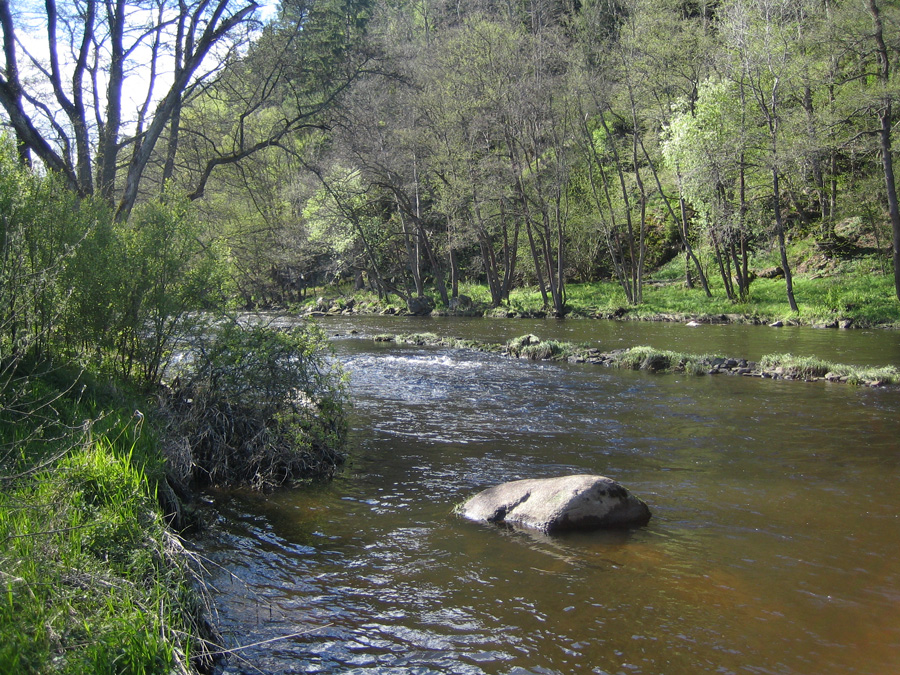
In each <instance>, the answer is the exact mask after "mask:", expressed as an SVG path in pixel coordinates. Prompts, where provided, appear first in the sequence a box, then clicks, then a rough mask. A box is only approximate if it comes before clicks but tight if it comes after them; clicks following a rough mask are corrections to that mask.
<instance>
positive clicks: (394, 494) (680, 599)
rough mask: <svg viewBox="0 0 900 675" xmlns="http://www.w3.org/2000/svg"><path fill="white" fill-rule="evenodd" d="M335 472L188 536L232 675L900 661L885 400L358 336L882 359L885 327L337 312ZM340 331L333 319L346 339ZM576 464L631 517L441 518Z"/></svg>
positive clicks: (898, 405) (242, 506)
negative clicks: (193, 539)
mask: <svg viewBox="0 0 900 675" xmlns="http://www.w3.org/2000/svg"><path fill="white" fill-rule="evenodd" d="M323 325H325V327H326V328H327V329H328V331H329V332H330V333H332V334H334V335H335V336H336V337H335V340H334V344H335V348H336V351H337V353H338V356H339V358H340V359H341V360H342V361H343V362H344V363H345V364H346V368H347V369H348V370H349V371H350V373H351V376H352V384H351V390H352V398H353V402H354V404H353V405H354V408H353V423H352V426H353V431H352V434H351V439H350V445H349V448H348V450H349V456H350V461H349V464H348V466H347V467H346V468H345V470H344V471H343V472H342V473H341V474H340V475H339V476H338V477H337V478H336V479H335V480H334V481H333V482H331V483H329V484H327V485H320V486H317V487H314V488H312V489H306V488H305V489H299V490H284V491H279V492H276V493H273V494H269V495H258V494H248V493H240V492H237V493H236V492H231V493H221V494H215V495H213V496H212V497H213V499H214V501H215V506H216V509H217V511H218V513H219V519H218V522H217V523H216V525H215V526H214V528H213V532H212V535H213V536H210V537H208V538H207V539H206V540H204V541H203V542H202V545H201V553H202V554H203V555H204V556H206V558H207V560H208V561H209V563H208V567H209V572H210V580H211V582H212V584H213V586H214V588H215V596H216V598H215V599H216V603H217V607H218V612H219V622H220V625H221V626H222V628H223V629H224V631H225V633H226V635H227V636H228V639H229V642H230V644H231V645H234V646H246V645H251V644H254V643H263V644H259V645H258V646H255V647H252V646H251V647H247V648H245V649H241V650H240V651H238V652H237V653H236V655H235V656H234V657H232V658H231V660H230V661H229V664H228V666H227V672H229V673H238V672H248V673H257V672H263V673H372V674H393V673H471V674H480V673H503V674H510V675H525V674H528V673H535V674H538V673H540V674H548V673H597V674H602V673H610V674H611V673H623V674H634V673H641V674H651V673H653V674H659V675H678V674H681V673H685V674H687V673H691V674H694V673H778V674H782V673H783V674H788V673H790V674H808V675H827V674H831V673H833V674H838V673H841V674H843V673H867V674H871V675H876V674H878V675H883V674H885V673H897V672H900V489H898V487H900V484H898V477H900V392H898V391H897V390H893V389H891V390H888V389H883V390H879V389H867V388H855V387H851V386H847V385H840V384H827V383H815V384H808V383H801V382H785V381H771V380H758V379H751V378H740V377H728V376H715V377H684V376H678V375H656V376H654V375H649V374H647V373H642V372H626V371H619V370H612V369H606V368H604V367H598V366H591V365H574V364H560V363H535V362H528V361H520V360H512V359H507V358H503V357H500V356H496V355H490V354H480V353H473V352H467V351H456V350H449V349H437V348H422V347H407V346H400V345H396V344H393V343H375V342H373V341H372V339H371V337H372V336H373V335H374V334H377V333H380V332H414V331H418V332H421V331H425V330H428V331H432V332H437V333H442V334H447V335H454V336H456V337H475V338H479V339H488V340H492V341H502V340H505V339H507V338H509V337H512V336H515V335H521V334H523V333H527V332H533V333H536V334H538V335H539V336H540V337H542V338H557V339H566V340H572V341H576V342H589V343H591V344H592V345H594V346H598V347H600V348H602V349H613V348H617V347H627V346H633V345H636V344H650V345H652V346H656V347H660V348H671V349H677V350H680V351H690V352H695V353H703V352H715V353H720V354H722V355H726V356H735V357H747V358H751V359H754V358H759V356H761V355H762V354H763V353H769V352H779V353H781V352H793V353H795V354H816V355H819V356H821V357H823V358H827V359H830V360H834V361H840V362H850V363H860V364H878V365H887V364H894V365H900V334H897V333H890V332H884V331H872V332H863V331H836V330H831V331H821V330H814V329H787V330H785V329H770V328H767V327H762V328H757V327H748V326H702V327H700V328H694V329H690V328H686V327H684V326H679V325H674V324H637V323H615V322H605V321H568V322H557V321H546V322H528V321H523V320H503V321H498V320H472V321H459V320H439V319H433V320H416V319H402V320H401V319H396V318H392V319H384V318H376V317H369V318H359V317H352V318H336V319H330V320H327V321H326V322H324V324H323ZM353 331H356V333H353ZM569 473H599V474H603V475H606V476H609V477H612V478H615V479H616V480H618V481H620V482H621V483H623V484H624V485H625V486H626V487H628V488H629V489H630V490H631V491H632V492H634V493H635V494H636V495H638V496H639V497H641V498H642V499H644V500H645V501H646V502H647V503H648V505H649V506H650V508H651V510H652V511H653V514H654V515H653V519H652V520H651V521H650V524H649V525H648V526H646V527H644V528H640V529H637V530H633V531H627V532H609V533H591V534H570V535H566V536H556V537H552V538H551V537H546V536H542V535H537V534H533V533H526V532H518V531H511V530H505V529H500V528H497V527H494V526H484V525H480V524H475V523H471V522H467V521H463V520H461V519H459V518H457V517H456V516H455V515H453V513H452V509H453V506H454V505H455V504H457V503H458V502H460V501H462V500H463V499H465V498H466V497H468V496H469V495H471V494H474V493H475V492H477V491H479V490H481V489H483V488H485V487H488V486H491V485H494V484H496V483H499V482H502V481H506V480H512V479H518V478H530V477H546V476H557V475H563V474H569Z"/></svg>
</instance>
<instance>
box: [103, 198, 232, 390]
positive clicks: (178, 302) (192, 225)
mask: <svg viewBox="0 0 900 675" xmlns="http://www.w3.org/2000/svg"><path fill="white" fill-rule="evenodd" d="M197 234H198V232H197V225H196V221H195V220H194V216H193V213H192V211H191V209H190V207H189V205H188V202H187V201H186V200H185V199H184V198H183V197H178V196H176V195H172V194H167V195H164V196H163V197H162V198H160V199H158V200H156V201H152V202H147V203H144V204H141V205H139V206H138V207H137V208H136V209H135V210H134V212H133V214H132V218H131V220H129V222H128V223H127V224H126V225H124V226H121V227H120V228H119V229H118V231H117V235H118V236H117V239H118V248H119V251H118V253H119V255H120V261H119V262H120V264H121V267H120V268H119V269H120V273H121V275H120V278H119V279H118V284H117V285H116V287H115V288H114V294H115V295H114V297H113V303H112V306H113V307H114V308H115V309H116V310H117V311H115V312H114V313H113V316H112V318H113V319H114V323H113V324H112V326H111V328H112V331H113V334H112V339H113V342H112V344H111V345H110V347H112V349H113V353H114V354H115V355H116V359H115V360H116V364H117V367H118V369H119V370H120V372H121V373H122V374H123V375H124V376H126V377H130V376H131V375H132V374H133V373H134V372H135V370H137V372H138V374H139V375H140V377H141V379H143V380H144V381H146V382H156V381H158V380H159V378H160V376H161V374H162V371H163V370H164V369H165V366H166V364H167V362H168V360H169V358H170V357H171V353H172V349H173V346H174V342H175V341H176V340H177V338H178V336H179V335H180V334H181V333H182V332H184V331H185V330H187V329H188V328H189V325H190V322H191V316H190V315H189V313H188V312H189V311H190V310H199V309H208V308H209V307H210V306H214V305H215V304H216V303H217V302H218V301H219V300H220V298H218V297H216V289H217V287H218V285H219V284H220V283H221V279H220V278H219V274H218V272H219V270H218V262H217V260H216V258H215V257H214V255H213V251H212V250H211V249H210V248H209V247H206V246H203V245H202V244H201V242H200V240H199V239H198V236H197Z"/></svg>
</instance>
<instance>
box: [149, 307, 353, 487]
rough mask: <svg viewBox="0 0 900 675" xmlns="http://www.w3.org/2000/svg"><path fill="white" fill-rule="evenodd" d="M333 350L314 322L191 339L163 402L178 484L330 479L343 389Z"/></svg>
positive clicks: (339, 437) (236, 326) (237, 328)
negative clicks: (284, 327) (280, 328)
mask: <svg viewBox="0 0 900 675" xmlns="http://www.w3.org/2000/svg"><path fill="white" fill-rule="evenodd" d="M329 349H330V348H329V347H328V344H327V339H326V336H325V334H324V333H323V332H322V331H321V330H320V329H319V328H317V327H316V326H314V325H312V324H302V325H297V326H294V327H292V328H289V329H284V330H278V329H273V328H271V327H268V326H265V325H246V324H242V323H239V322H237V321H228V322H226V323H224V324H220V325H218V326H214V327H211V328H210V330H208V331H206V332H205V333H203V334H201V335H199V336H197V337H196V338H194V339H193V345H192V346H191V347H189V348H188V352H187V357H186V359H185V361H184V365H183V366H182V367H180V368H179V369H178V371H177V377H176V378H175V379H174V380H173V382H172V385H171V387H170V389H169V390H168V391H167V392H166V393H165V394H164V395H163V398H162V408H163V411H164V414H165V416H166V418H167V419H168V430H167V441H166V455H167V458H168V462H169V469H168V470H169V475H170V477H172V478H174V480H175V482H176V484H177V486H178V487H179V488H180V489H181V490H182V491H185V492H187V491H188V490H189V488H190V486H191V485H192V484H199V485H208V484H213V485H223V484H224V485H234V484H243V485H249V486H251V487H253V488H256V489H261V488H269V487H275V486H278V485H282V484H284V483H287V482H289V481H293V480H298V479H309V478H324V477H330V476H331V475H332V474H333V473H334V470H335V468H336V467H337V466H339V465H340V464H341V462H342V461H343V456H342V454H341V445H342V442H343V438H344V432H345V430H346V420H345V415H344V406H345V404H346V391H345V377H344V374H343V371H342V370H341V367H340V365H339V364H338V363H337V362H336V361H335V360H334V359H333V358H331V356H330V351H329Z"/></svg>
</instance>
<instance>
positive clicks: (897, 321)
mask: <svg viewBox="0 0 900 675" xmlns="http://www.w3.org/2000/svg"><path fill="white" fill-rule="evenodd" d="M803 269H806V270H808V271H806V272H802V273H798V274H797V275H796V276H795V278H794V291H795V296H796V298H797V302H798V304H799V311H798V312H792V311H791V309H790V306H789V305H788V302H787V298H786V295H785V290H784V280H783V279H778V278H757V279H755V280H754V281H753V283H752V284H751V288H750V297H749V299H748V300H747V301H743V302H732V301H731V300H729V299H728V298H727V297H726V294H725V292H724V290H723V289H722V288H721V282H718V285H717V283H716V280H715V279H712V280H711V287H710V291H711V293H712V297H707V296H706V294H705V293H704V292H703V290H702V289H700V288H699V287H695V288H687V287H685V285H684V281H683V279H682V278H681V277H680V276H679V275H680V270H679V269H678V268H677V267H673V266H669V267H666V268H664V269H662V270H659V271H658V272H656V273H655V274H654V276H653V278H652V279H651V280H649V281H647V282H646V284H645V287H644V301H643V303H642V304H641V305H637V306H632V305H629V304H628V303H627V302H626V300H625V296H624V293H623V292H622V289H621V287H619V286H618V284H616V283H613V282H595V283H584V284H574V283H570V284H568V285H567V286H566V296H567V302H566V307H567V312H566V314H565V318H585V319H613V320H617V321H671V322H681V323H687V322H689V321H696V322H698V323H717V324H724V323H731V324H750V325H769V324H773V323H777V322H781V323H782V324H783V325H797V326H813V327H818V328H888V329H900V302H898V301H897V298H896V296H895V294H894V289H893V286H892V280H891V277H890V276H888V275H886V274H883V273H882V272H881V271H880V270H879V269H875V268H872V267H871V265H869V266H865V265H863V264H862V263H861V262H859V261H854V262H853V263H852V264H851V263H850V262H848V263H846V264H842V265H832V266H830V267H827V268H821V266H819V265H815V264H812V263H809V264H808V265H807V266H806V267H804V268H803ZM427 298H428V307H427V309H425V310H423V309H422V308H421V307H413V308H412V310H414V311H411V309H410V307H409V306H407V304H406V303H404V302H403V301H402V300H400V299H399V298H398V297H397V296H391V297H390V298H388V299H379V298H378V297H377V296H376V295H375V294H374V293H370V292H368V291H357V290H354V289H353V288H352V287H351V286H327V287H320V288H317V289H313V292H312V293H311V294H310V296H309V297H308V298H307V299H306V300H305V301H304V302H302V303H300V304H299V305H297V306H296V307H294V308H292V309H293V310H294V311H297V312H299V313H302V314H305V315H313V316H326V315H333V314H385V315H387V314H391V315H399V316H403V315H408V314H415V313H417V312H422V311H427V312H428V313H431V314H432V315H437V316H467V317H468V316H484V317H496V318H532V319H538V318H547V317H548V316H551V313H550V312H548V311H547V309H546V308H544V307H543V300H542V298H541V295H540V293H539V292H538V291H537V289H535V288H533V287H521V288H516V289H514V290H513V291H512V292H511V293H510V298H509V302H508V303H506V304H504V305H501V306H499V307H492V306H491V304H490V293H489V291H488V288H487V287H486V286H483V285H479V284H470V283H466V284H461V285H460V288H459V296H458V298H457V299H456V300H452V301H451V303H450V305H451V306H449V307H448V306H444V305H443V304H442V303H441V301H440V298H439V296H438V294H437V293H436V292H435V291H434V290H433V289H430V290H429V291H428V292H427Z"/></svg>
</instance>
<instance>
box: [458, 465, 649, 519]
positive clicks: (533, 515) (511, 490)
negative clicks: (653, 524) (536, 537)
mask: <svg viewBox="0 0 900 675" xmlns="http://www.w3.org/2000/svg"><path fill="white" fill-rule="evenodd" d="M457 512H458V513H459V515H461V516H462V517H464V518H468V519H469V520H477V521H481V522H487V523H506V524H508V525H515V526H520V527H527V528H530V529H534V530H540V531H541V532H546V533H554V532H566V531H574V530H582V531H584V530H596V529H600V528H624V527H639V526H641V525H646V524H647V522H648V521H649V520H650V509H649V508H648V507H647V505H646V504H645V503H644V502H643V501H641V500H640V499H638V498H637V497H635V496H633V495H632V494H631V493H629V492H628V490H626V489H625V488H624V487H622V486H621V485H620V484H619V483H617V482H616V481H614V480H612V479H611V478H606V477H604V476H592V475H576V476H562V477H559V478H535V479H526V480H516V481H512V482H509V483H503V484H501V485H497V486H495V487H492V488H489V489H487V490H484V491H483V492H479V493H478V494H477V495H475V496H474V497H472V498H470V499H469V500H468V501H466V502H464V503H463V504H461V505H460V506H459V507H458V508H457Z"/></svg>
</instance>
